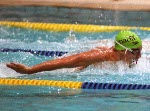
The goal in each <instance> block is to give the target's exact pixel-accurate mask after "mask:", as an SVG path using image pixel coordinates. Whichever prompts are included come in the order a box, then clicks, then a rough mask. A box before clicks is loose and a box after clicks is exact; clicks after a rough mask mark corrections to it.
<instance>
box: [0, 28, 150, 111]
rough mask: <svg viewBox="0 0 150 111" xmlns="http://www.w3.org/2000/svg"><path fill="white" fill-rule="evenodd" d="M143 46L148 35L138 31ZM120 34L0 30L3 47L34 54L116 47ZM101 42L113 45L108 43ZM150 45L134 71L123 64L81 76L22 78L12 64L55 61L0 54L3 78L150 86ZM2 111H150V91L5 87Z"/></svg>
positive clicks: (62, 73)
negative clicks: (33, 52)
mask: <svg viewBox="0 0 150 111" xmlns="http://www.w3.org/2000/svg"><path fill="white" fill-rule="evenodd" d="M133 31H134V32H136V33H137V34H138V35H139V36H140V37H141V38H142V40H144V41H148V40H149V37H150V32H149V31H142V30H139V29H137V30H133ZM117 33H118V31H116V32H103V33H76V32H73V33H72V34H74V35H75V37H70V35H69V32H47V31H39V30H31V29H21V28H13V27H3V26H1V27H0V35H1V36H0V48H22V49H32V50H48V51H67V52H70V53H69V54H74V53H79V52H82V51H86V50H90V49H92V48H94V47H97V46H112V45H113V42H112V41H113V40H114V38H115V35H116V34H117ZM101 40H102V41H103V40H106V41H107V40H108V41H107V43H106V44H104V43H101ZM149 53H150V50H149V46H145V47H143V50H142V57H141V59H140V60H139V62H138V64H137V65H136V66H135V67H133V68H131V69H130V68H128V67H127V66H126V65H125V64H123V63H122V62H118V63H117V64H113V65H112V64H109V63H107V62H106V63H103V65H102V66H103V67H102V68H100V67H96V68H95V67H93V66H90V67H88V68H86V69H84V70H83V71H81V72H73V69H60V70H55V71H47V72H41V73H37V74H35V75H21V74H19V73H16V72H15V71H12V70H10V69H8V68H7V67H6V66H5V64H6V63H8V62H19V63H24V64H26V65H29V66H32V65H35V64H37V63H41V62H43V61H45V60H52V59H54V58H52V57H44V56H35V55H32V54H30V53H24V52H17V53H12V52H7V53H0V58H1V59H0V67H1V68H0V77H6V78H21V79H39V80H42V79H46V80H68V81H70V80H71V81H82V82H85V81H88V82H91V81H92V82H108V83H135V84H150V81H149V80H150V74H149V73H150V69H149V66H150V61H149ZM0 91H1V93H0V103H1V104H0V107H1V110H2V111H8V110H10V111H20V110H21V111H26V110H29V111H35V110H36V111H58V110H61V111H100V110H102V111H110V110H115V111H120V110H121V111H131V110H136V111H141V110H142V111H149V108H150V91H149V90H141V91H109V90H80V89H78V90H77V89H64V88H57V87H35V86H34V87H33V86H0Z"/></svg>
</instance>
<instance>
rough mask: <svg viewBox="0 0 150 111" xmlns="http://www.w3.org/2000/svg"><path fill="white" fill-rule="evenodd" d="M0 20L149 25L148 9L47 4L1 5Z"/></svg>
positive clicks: (149, 14) (149, 15)
mask: <svg viewBox="0 0 150 111" xmlns="http://www.w3.org/2000/svg"><path fill="white" fill-rule="evenodd" d="M0 16H1V17H0V21H25V22H26V21H27V22H46V23H49V22H50V23H73V24H74V23H75V24H76V23H78V24H99V25H123V26H124V25H127V26H150V22H149V20H150V12H149V11H115V10H97V9H83V8H67V7H49V6H1V7H0Z"/></svg>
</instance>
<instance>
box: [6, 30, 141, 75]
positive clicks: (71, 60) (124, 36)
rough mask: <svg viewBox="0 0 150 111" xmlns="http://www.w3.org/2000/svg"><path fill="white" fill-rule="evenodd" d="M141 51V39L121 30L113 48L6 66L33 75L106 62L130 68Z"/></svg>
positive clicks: (100, 48)
mask: <svg viewBox="0 0 150 111" xmlns="http://www.w3.org/2000/svg"><path fill="white" fill-rule="evenodd" d="M131 37H132V38H131ZM141 50H142V41H141V39H140V38H139V37H138V36H137V35H136V34H135V33H134V32H131V31H127V30H123V31H120V32H119V33H118V35H117V36H116V38H115V41H114V46H112V47H97V48H95V49H92V50H90V51H87V52H82V53H78V54H74V55H71V56H67V57H63V58H58V59H55V60H49V61H45V62H43V63H40V64H37V65H34V66H31V67H28V66H26V65H24V64H20V63H8V64H6V65H7V67H9V68H11V69H13V70H15V71H16V72H18V73H21V74H34V73H37V72H42V71H52V70H56V69H62V68H76V69H77V70H82V69H84V68H86V67H88V66H89V65H94V64H97V63H102V62H106V61H111V62H118V61H123V62H125V63H127V64H128V65H129V67H132V64H133V61H134V62H136V63H137V61H138V59H139V58H140V57H141Z"/></svg>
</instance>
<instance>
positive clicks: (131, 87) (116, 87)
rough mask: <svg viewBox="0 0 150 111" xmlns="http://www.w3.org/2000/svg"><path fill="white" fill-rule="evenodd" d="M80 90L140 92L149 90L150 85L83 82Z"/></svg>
mask: <svg viewBox="0 0 150 111" xmlns="http://www.w3.org/2000/svg"><path fill="white" fill-rule="evenodd" d="M81 88H82V89H112V90H140V89H150V85H142V84H117V83H93V82H84V83H83V84H82V87H81Z"/></svg>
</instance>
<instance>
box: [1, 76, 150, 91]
mask: <svg viewBox="0 0 150 111" xmlns="http://www.w3.org/2000/svg"><path fill="white" fill-rule="evenodd" d="M0 85H14V86H20V85H21V86H52V87H61V88H71V89H103V90H106V89H107V90H149V89H150V85H142V84H117V83H94V82H74V81H55V80H29V79H5V78H1V79H0Z"/></svg>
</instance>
